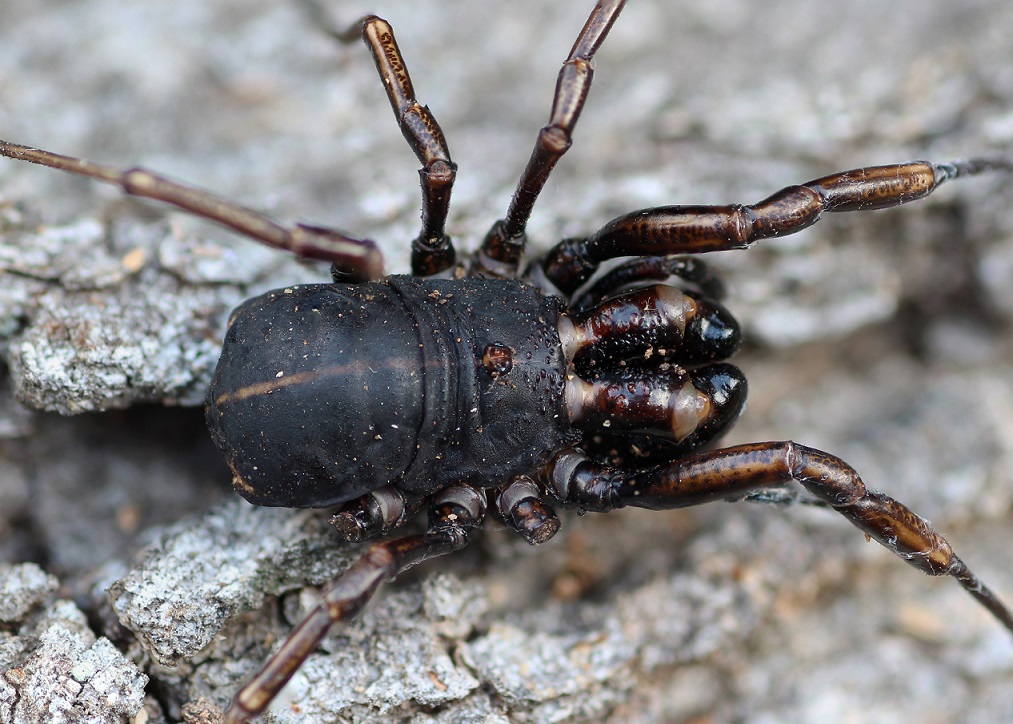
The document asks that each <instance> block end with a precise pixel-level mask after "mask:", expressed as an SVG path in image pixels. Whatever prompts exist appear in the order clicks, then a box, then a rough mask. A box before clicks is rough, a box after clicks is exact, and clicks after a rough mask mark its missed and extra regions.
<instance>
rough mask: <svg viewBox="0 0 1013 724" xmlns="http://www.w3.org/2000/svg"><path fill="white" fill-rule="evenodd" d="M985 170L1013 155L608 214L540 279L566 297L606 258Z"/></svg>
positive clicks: (691, 244)
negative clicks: (723, 202) (749, 197)
mask: <svg viewBox="0 0 1013 724" xmlns="http://www.w3.org/2000/svg"><path fill="white" fill-rule="evenodd" d="M985 171H1006V172H1010V171H1013V159H1007V158H980V159H971V160H967V161H954V162H952V163H942V164H933V163H929V162H927V161H916V162H913V163H904V164H895V165H890V166H872V167H869V168H860V169H855V170H852V171H845V172H843V173H836V174H832V175H830V176H824V177H823V178H818V179H815V180H813V181H809V182H808V183H804V184H801V185H798V186H788V187H786V188H784V189H781V190H780V191H778V192H777V193H775V194H773V195H771V196H769V197H767V198H766V199H764V200H763V201H760V202H759V203H757V204H752V205H747V206H743V205H741V204H732V205H728V206H659V207H657V208H653V209H643V210H641V211H634V212H633V213H630V214H625V215H623V216H620V217H618V218H616V219H613V220H612V221H610V222H609V223H607V224H606V225H605V226H603V227H602V228H601V229H599V230H598V231H597V232H595V233H594V234H592V235H591V236H589V237H587V238H585V239H564V240H563V241H562V242H560V243H559V244H557V245H556V246H555V247H554V248H553V249H552V250H551V251H550V252H549V253H548V255H547V256H546V257H545V259H544V260H543V262H542V265H541V270H542V274H543V275H544V277H545V278H546V279H547V280H548V281H549V282H551V283H552V284H553V285H554V286H555V287H556V288H557V289H558V290H559V291H560V292H562V293H563V294H566V295H572V294H573V293H574V292H575V291H576V290H577V289H578V288H579V287H580V286H581V285H583V284H584V282H586V281H587V280H588V279H590V278H591V276H592V275H593V274H594V273H595V272H596V271H597V269H598V266H599V265H600V264H601V263H602V262H603V261H606V260H608V259H614V258H617V257H620V256H661V255H667V254H701V253H705V252H709V251H726V250H729V249H744V248H746V247H748V246H750V245H751V244H753V243H755V242H757V241H759V240H760V239H768V238H773V237H778V236H786V235H788V234H794V233H795V232H797V231H801V230H802V229H805V228H807V227H809V226H812V225H813V224H815V223H816V222H817V221H818V220H819V218H820V216H821V215H822V214H823V212H824V211H868V210H872V209H884V208H888V207H891V206H900V205H901V204H906V203H908V202H909V201H914V200H916V199H920V198H924V197H925V196H927V195H928V194H930V193H932V191H934V190H935V189H937V188H939V186H940V185H941V184H943V183H944V182H946V181H948V180H950V179H955V178H959V177H961V176H970V175H974V174H979V173H983V172H985Z"/></svg>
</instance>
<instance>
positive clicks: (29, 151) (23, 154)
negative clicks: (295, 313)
mask: <svg viewBox="0 0 1013 724" xmlns="http://www.w3.org/2000/svg"><path fill="white" fill-rule="evenodd" d="M0 156H7V157H8V158H13V159H18V160H21V161H30V162H31V163H37V164H40V165H42V166H48V167H50V168H56V169H60V170H61V171H67V172H69V173H73V174H77V175H79V176H87V177H89V178H93V179H97V180H99V181H104V182H105V183H109V184H113V185H115V186H119V187H120V188H121V189H123V191H124V192H125V193H127V194H129V195H131V196H140V197H143V198H148V199H154V200H155V201H162V202H164V203H167V204H171V205H173V206H176V207H177V208H180V209H183V210H184V211H188V212H190V213H191V214H194V215H196V216H201V217H203V218H205V219H209V220H210V221H214V222H216V223H219V224H222V225H223V226H227V227H229V228H230V229H232V230H234V231H237V232H239V233H240V234H244V235H246V236H248V237H250V238H252V239H256V240H257V241H260V242H263V243H264V244H267V245H268V246H272V247H274V248H276V249H282V250H284V251H290V252H292V253H293V254H297V255H299V256H301V257H305V258H307V259H319V260H322V261H329V262H331V263H332V264H334V265H336V266H338V267H341V268H342V269H345V270H347V271H349V272H351V274H352V277H353V278H355V279H358V280H365V279H378V278H379V277H381V276H383V256H382V255H381V254H380V250H379V249H378V248H377V246H376V244H375V243H374V242H372V241H370V240H368V239H357V238H355V237H353V236H348V235H347V234H343V233H341V232H340V231H337V230H335V229H328V228H325V227H320V226H311V225H309V224H296V225H295V226H292V227H286V226H283V225H281V224H279V223H278V222H276V221H274V220H273V219H271V218H270V217H267V216H265V215H263V214H261V213H258V212H256V211H253V210H252V209H248V208H246V207H244V206H240V205H239V204H236V203H234V202H232V201H229V200H227V199H223V198H222V197H220V196H217V195H216V194H213V193H211V192H210V191H205V190H204V189H199V188H196V187H194V186H189V185H187V184H183V183H180V182H179V181H173V180H172V179H168V178H166V177H164V176H160V175H158V174H156V173H153V172H151V171H148V170H147V169H143V168H128V169H118V168H114V167H112V166H105V165H103V164H98V163H93V162H92V161H85V160H83V159H79V158H73V157H71V156H61V155H60V154H57V153H52V152H50V151H43V150H41V149H38V148H30V147H28V146H21V145H18V144H16V143H8V142H7V141H0Z"/></svg>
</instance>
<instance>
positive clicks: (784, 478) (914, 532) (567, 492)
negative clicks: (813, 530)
mask: <svg viewBox="0 0 1013 724" xmlns="http://www.w3.org/2000/svg"><path fill="white" fill-rule="evenodd" d="M547 475H548V478H549V479H550V481H551V489H552V492H553V493H554V494H556V495H557V496H558V497H559V498H560V499H561V500H563V501H564V502H566V503H569V504H571V505H577V506H580V507H581V508H584V509H586V510H594V511H607V510H611V509H613V508H620V507H623V506H627V505H629V506H634V507H638V508H649V509H652V510H667V509H670V508H682V507H688V506H691V505H700V504H701V503H706V502H709V501H712V500H735V499H739V498H742V497H743V496H746V495H748V494H750V493H753V492H755V491H757V490H762V489H764V488H777V487H783V486H785V485H787V484H788V483H791V482H796V483H798V484H800V485H801V486H803V487H804V488H805V489H806V490H808V491H809V492H810V493H812V494H813V495H815V496H816V497H817V498H819V499H820V500H823V501H825V502H826V503H827V504H828V505H830V506H831V507H833V508H835V509H836V510H837V511H838V512H839V513H841V515H843V516H844V517H845V518H847V519H848V520H850V521H851V522H852V523H854V524H855V525H856V526H857V527H858V528H859V529H860V530H862V531H863V532H864V533H866V534H867V535H868V536H870V537H872V538H875V539H876V540H877V541H879V542H880V543H881V544H882V545H883V546H885V547H886V548H888V549H889V550H891V551H893V552H894V553H896V554H897V555H898V556H900V557H901V558H903V559H904V560H905V561H907V562H908V563H910V564H911V565H912V566H914V567H915V568H917V569H919V570H920V571H924V572H925V573H928V574H929V575H932V576H940V575H948V576H952V577H953V578H956V579H957V580H958V581H959V582H960V585H961V586H963V587H964V589H966V590H967V592H968V593H970V594H971V595H972V596H974V598H975V599H977V600H978V602H979V603H980V604H981V605H982V606H984V607H985V608H987V609H988V610H989V611H990V612H991V613H992V614H993V615H994V616H995V617H996V618H997V619H999V621H1000V622H1001V623H1002V625H1003V626H1005V627H1006V628H1007V629H1009V630H1010V631H1011V632H1013V612H1011V611H1010V610H1009V609H1008V608H1007V607H1006V605H1005V604H1004V603H1003V602H1002V601H1001V600H1000V599H999V598H998V596H996V595H995V593H993V592H992V591H991V590H990V589H989V588H988V587H987V586H985V584H984V583H982V581H981V580H980V579H979V578H978V577H977V576H975V575H974V574H973V573H971V571H970V570H968V568H967V566H965V565H964V563H963V561H961V560H960V559H959V558H957V556H955V555H954V554H953V549H952V548H951V547H950V544H949V543H948V542H947V541H946V539H945V538H943V537H942V536H941V535H939V533H937V532H936V531H935V530H933V528H932V526H931V525H929V523H928V522H927V521H925V520H924V519H922V518H920V517H919V516H918V515H916V514H915V513H914V512H912V511H911V510H910V509H909V508H907V507H906V506H905V505H903V504H902V503H900V502H899V501H897V500H894V499H893V498H891V497H890V496H888V495H884V494H883V493H878V492H875V491H871V490H868V489H867V488H866V487H865V484H864V483H863V482H862V479H861V478H860V477H859V476H858V473H856V472H855V471H854V470H853V469H852V468H851V466H849V465H848V464H847V463H846V462H844V461H843V460H841V459H839V458H836V457H834V456H833V455H829V454H827V453H825V452H820V451H819V450H814V449H812V448H808V447H805V446H803V445H799V444H797V443H794V442H766V443H755V444H752V445H738V446H735V447H729V448H725V449H723V450H714V451H712V452H706V453H699V454H696V455H692V456H689V457H686V458H682V459H679V460H676V461H675V462H672V463H669V464H666V465H659V466H657V467H654V468H651V469H648V470H643V471H630V470H621V469H618V468H614V467H610V466H608V465H602V464H599V463H596V462H594V461H592V460H589V459H588V458H587V457H586V456H584V455H583V454H582V453H581V452H580V451H578V450H572V449H571V450H568V451H564V452H563V453H560V454H559V455H558V456H557V457H556V458H555V460H554V461H553V463H552V464H551V466H550V468H549V470H548V471H547Z"/></svg>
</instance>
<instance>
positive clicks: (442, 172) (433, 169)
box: [302, 0, 457, 276]
mask: <svg viewBox="0 0 1013 724" xmlns="http://www.w3.org/2000/svg"><path fill="white" fill-rule="evenodd" d="M302 5H303V7H304V8H305V9H306V11H307V12H308V13H309V14H310V16H311V18H312V19H313V21H314V22H315V23H316V24H317V25H318V26H319V27H321V28H322V29H323V30H324V31H325V32H327V33H328V34H329V35H331V36H332V37H333V38H335V39H336V40H338V41H340V42H342V43H353V42H355V41H356V40H357V39H359V38H361V39H362V40H363V42H364V43H365V44H366V47H368V48H369V50H370V52H371V53H372V55H373V61H374V62H375V63H376V70H377V72H378V73H379V74H380V79H381V80H382V81H383V87H384V90H386V92H387V98H388V99H389V100H390V105H391V108H392V109H393V110H394V117H395V118H396V119H397V122H398V125H399V126H400V127H401V133H402V135H403V136H404V137H405V140H407V141H408V145H409V146H411V147H412V150H413V151H414V152H415V156H416V157H417V158H418V159H419V161H421V162H422V168H420V169H419V178H420V180H421V183H422V231H421V232H420V233H419V235H418V237H417V238H416V239H415V241H414V242H412V274H415V275H416V276H431V275H433V274H438V273H439V272H441V271H444V270H446V269H449V268H450V267H452V266H453V265H454V261H455V252H454V245H453V242H451V240H450V237H449V236H447V235H446V233H445V230H446V223H447V211H448V209H449V207H450V192H451V189H452V188H453V186H454V179H455V177H456V175H457V164H455V163H454V162H453V161H451V159H450V149H449V148H448V146H447V139H446V137H445V136H444V135H443V130H442V129H441V128H440V125H439V124H438V123H437V122H436V118H435V117H434V116H433V114H432V113H431V112H430V110H429V108H428V107H427V106H423V105H422V104H421V103H419V102H418V100H417V99H416V98H415V88H414V87H413V86H412V81H411V78H409V77H408V68H407V66H406V65H405V62H404V57H403V56H402V55H401V50H400V48H398V46H397V40H396V39H395V38H394V31H393V29H392V28H391V26H390V24H389V23H388V22H387V21H386V20H384V19H383V18H379V17H377V16H375V15H367V16H366V17H364V18H362V19H361V20H359V21H358V22H356V23H354V24H353V25H352V26H351V27H349V28H347V29H345V30H336V29H334V27H333V26H332V24H331V22H330V20H329V19H328V18H327V13H326V12H325V11H324V9H323V7H321V6H320V4H319V3H318V2H317V0H302Z"/></svg>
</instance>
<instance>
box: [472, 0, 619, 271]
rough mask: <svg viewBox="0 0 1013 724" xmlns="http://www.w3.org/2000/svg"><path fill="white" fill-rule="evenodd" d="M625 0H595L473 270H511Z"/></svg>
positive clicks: (568, 138) (516, 263) (569, 137)
mask: <svg viewBox="0 0 1013 724" xmlns="http://www.w3.org/2000/svg"><path fill="white" fill-rule="evenodd" d="M625 4H626V1H625V0H599V2H598V4H597V5H596V6H595V8H594V10H592V11H591V15H590V16H589V17H588V19H587V22H586V23H584V27H583V29H582V30H581V31H580V34H579V35H578V36H577V40H576V42H574V44H573V47H572V48H571V49H570V54H569V55H568V56H567V58H566V60H565V61H564V62H563V67H562V68H561V69H560V71H559V76H558V77H557V79H556V93H555V97H554V98H553V101H552V111H551V113H550V114H549V122H548V124H546V125H545V126H543V127H542V129H541V130H540V131H539V132H538V140H537V141H536V142H535V148H534V150H533V151H532V152H531V158H530V160H529V161H528V165H527V167H526V168H525V169H524V172H523V173H522V174H521V178H520V180H519V181H518V182H517V190H516V191H514V195H513V199H512V200H511V201H510V207H509V208H508V209H507V214H506V216H505V217H504V218H503V219H500V220H499V221H497V222H496V223H495V224H494V225H493V227H492V229H490V230H489V233H488V234H487V235H486V237H485V241H484V242H483V244H482V249H481V251H480V252H479V253H478V254H477V255H476V257H475V261H474V264H475V267H476V270H477V271H479V272H482V273H486V274H493V275H497V276H504V277H512V276H515V275H516V272H517V266H518V264H519V263H520V259H521V256H522V254H523V253H524V245H525V243H526V241H527V237H526V235H525V233H524V230H525V228H526V227H527V223H528V218H529V217H530V216H531V209H532V207H533V206H534V204H535V200H536V199H537V198H538V194H539V193H541V191H542V187H543V186H544V185H545V181H546V179H548V177H549V174H550V173H551V172H552V169H553V167H554V166H555V165H556V162H557V161H559V159H560V158H561V157H562V155H563V154H564V153H566V151H567V150H568V149H569V148H570V144H571V143H572V141H573V128H574V126H575V125H576V124H577V119H578V118H579V117H580V112H581V110H582V109H583V108H584V101H585V100H586V99H587V92H588V89H590V87H591V77H592V75H593V71H592V69H591V59H592V58H593V57H594V54H595V52H596V51H597V50H598V46H600V45H601V44H602V41H604V40H605V36H606V35H607V34H608V32H609V30H610V29H611V28H612V24H613V23H614V22H615V21H616V18H618V17H619V12H620V11H621V10H622V9H623V5H625Z"/></svg>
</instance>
